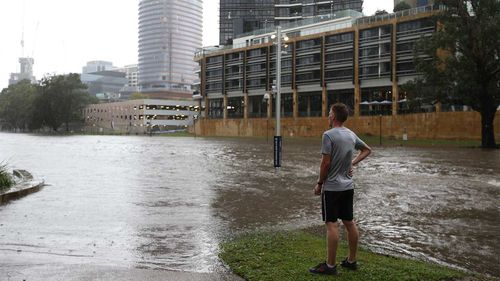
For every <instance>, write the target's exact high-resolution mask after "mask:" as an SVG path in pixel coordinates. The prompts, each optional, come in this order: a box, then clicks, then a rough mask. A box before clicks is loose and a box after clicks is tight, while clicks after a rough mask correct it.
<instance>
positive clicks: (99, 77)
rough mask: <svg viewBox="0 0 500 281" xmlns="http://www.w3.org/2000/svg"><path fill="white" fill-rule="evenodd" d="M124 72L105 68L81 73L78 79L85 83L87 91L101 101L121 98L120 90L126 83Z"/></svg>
mask: <svg viewBox="0 0 500 281" xmlns="http://www.w3.org/2000/svg"><path fill="white" fill-rule="evenodd" d="M125 75H126V74H125V73H123V72H118V71H112V70H105V71H98V72H92V73H82V75H81V76H80V79H81V80H82V82H83V83H84V84H85V85H87V91H88V92H89V93H90V94H92V95H94V96H96V97H97V98H99V100H101V101H102V102H109V101H116V100H120V99H122V97H121V95H120V92H121V91H122V89H123V87H124V86H125V85H126V84H127V82H128V81H127V78H126V77H125Z"/></svg>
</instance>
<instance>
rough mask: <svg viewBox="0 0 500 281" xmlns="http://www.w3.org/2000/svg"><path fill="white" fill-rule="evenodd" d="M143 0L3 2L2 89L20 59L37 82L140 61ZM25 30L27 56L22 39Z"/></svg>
mask: <svg viewBox="0 0 500 281" xmlns="http://www.w3.org/2000/svg"><path fill="white" fill-rule="evenodd" d="M218 2H219V1H218V0H204V3H203V7H204V9H203V14H204V19H203V22H204V23H203V45H204V46H208V45H217V44H218V42H219V31H218V14H219V12H218V9H219V5H218ZM138 3H139V0H86V1H80V0H43V1H40V0H0V35H1V41H0V42H1V44H0V90H1V89H3V88H4V87H7V86H8V80H9V77H10V73H11V72H19V63H18V58H19V57H20V56H22V55H24V56H33V57H34V58H35V64H34V66H33V69H34V74H35V76H36V78H37V79H40V78H42V77H43V76H44V75H45V74H47V73H50V74H53V73H56V74H63V73H69V72H77V73H80V72H81V69H82V67H83V66H84V65H85V64H86V63H87V62H88V61H92V60H105V61H111V62H113V64H114V65H115V66H124V65H127V64H136V63H137V37H138V34H137V29H138V27H137V17H138V15H137V13H138ZM363 6H364V13H365V14H367V15H372V14H373V13H374V12H375V11H376V10H377V9H385V10H387V11H389V12H390V11H392V8H393V0H378V1H377V0H365V1H364V5H363ZM23 26H24V54H23V49H22V48H21V38H22V33H23Z"/></svg>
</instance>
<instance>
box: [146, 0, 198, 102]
mask: <svg viewBox="0 0 500 281" xmlns="http://www.w3.org/2000/svg"><path fill="white" fill-rule="evenodd" d="M202 18H203V13H202V1H201V0H191V1H177V0H141V1H139V64H138V86H139V90H140V91H141V92H142V93H147V94H149V93H152V94H154V95H156V96H158V97H161V98H169V97H170V94H171V93H184V94H185V95H186V96H188V97H190V96H191V91H192V85H193V82H194V80H195V79H196V74H195V69H196V67H197V64H196V63H195V62H194V61H193V55H194V53H195V51H196V49H197V48H200V47H201V46H202Z"/></svg>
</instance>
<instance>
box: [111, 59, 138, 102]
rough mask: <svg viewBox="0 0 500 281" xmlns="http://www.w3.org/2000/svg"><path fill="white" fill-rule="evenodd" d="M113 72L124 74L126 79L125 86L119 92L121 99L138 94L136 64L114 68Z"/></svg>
mask: <svg viewBox="0 0 500 281" xmlns="http://www.w3.org/2000/svg"><path fill="white" fill-rule="evenodd" d="M113 71H118V72H122V73H125V78H127V84H125V86H123V88H122V89H121V90H120V95H121V99H128V98H129V97H130V95H132V94H133V93H137V92H139V88H138V86H137V85H138V83H137V72H138V71H137V64H131V65H126V66H124V67H120V68H115V69H113Z"/></svg>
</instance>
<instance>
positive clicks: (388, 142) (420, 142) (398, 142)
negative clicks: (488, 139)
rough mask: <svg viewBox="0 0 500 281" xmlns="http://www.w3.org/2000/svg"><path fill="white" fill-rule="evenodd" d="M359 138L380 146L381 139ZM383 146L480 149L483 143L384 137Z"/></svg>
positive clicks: (370, 136)
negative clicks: (405, 139) (404, 139)
mask: <svg viewBox="0 0 500 281" xmlns="http://www.w3.org/2000/svg"><path fill="white" fill-rule="evenodd" d="M359 137H360V138H361V139H362V140H363V141H365V142H366V144H368V145H370V146H377V145H380V137H379V136H373V135H359ZM382 145H383V146H424V147H429V146H435V147H479V146H481V141H476V140H424V139H409V140H407V141H403V140H402V139H395V138H390V137H382Z"/></svg>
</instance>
